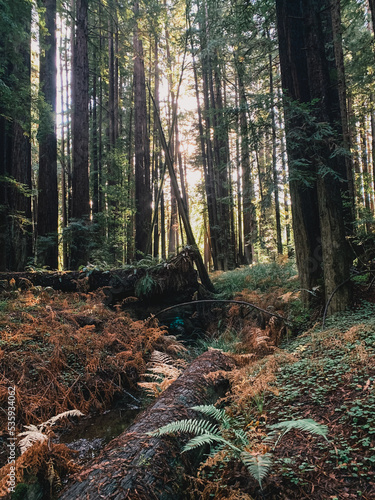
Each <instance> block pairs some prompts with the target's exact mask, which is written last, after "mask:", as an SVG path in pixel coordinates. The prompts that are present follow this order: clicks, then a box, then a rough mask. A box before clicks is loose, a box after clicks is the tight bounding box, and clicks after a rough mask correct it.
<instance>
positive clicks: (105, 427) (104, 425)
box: [58, 400, 144, 464]
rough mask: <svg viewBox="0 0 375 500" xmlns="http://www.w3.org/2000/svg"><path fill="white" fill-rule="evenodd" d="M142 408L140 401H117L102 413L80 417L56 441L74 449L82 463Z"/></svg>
mask: <svg viewBox="0 0 375 500" xmlns="http://www.w3.org/2000/svg"><path fill="white" fill-rule="evenodd" d="M143 409H144V407H143V406H142V404H141V403H139V405H136V404H134V403H129V400H127V401H119V402H117V403H116V406H115V407H114V408H112V409H110V410H108V411H106V412H104V413H102V414H98V415H91V416H87V417H81V418H80V420H79V421H78V422H77V423H76V424H75V425H74V427H72V428H70V429H67V430H65V431H63V432H62V434H61V435H60V437H59V438H58V441H59V442H60V443H64V444H66V445H67V446H68V447H69V448H71V449H73V450H76V451H77V452H78V455H77V462H78V463H81V464H82V463H84V462H86V461H88V460H90V459H92V458H94V457H95V456H97V455H98V454H99V453H100V451H101V450H102V448H103V447H104V446H105V445H106V444H107V443H109V441H111V440H112V439H114V438H115V437H117V436H119V435H120V434H121V433H122V432H124V431H125V430H126V429H127V428H128V427H129V426H130V425H131V424H132V423H133V421H134V419H135V418H136V416H137V415H138V414H139V413H140V412H141V411H142V410H143Z"/></svg>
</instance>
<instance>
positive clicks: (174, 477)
mask: <svg viewBox="0 0 375 500" xmlns="http://www.w3.org/2000/svg"><path fill="white" fill-rule="evenodd" d="M233 368H234V362H233V360H231V358H230V357H228V356H226V355H225V354H223V353H222V352H221V351H216V350H210V351H207V352H205V353H204V354H202V355H201V356H199V357H198V358H197V359H196V360H195V361H193V362H192V364H191V365H190V366H189V367H188V368H187V369H186V370H185V371H184V373H183V374H182V375H181V376H180V377H179V378H178V379H177V380H176V381H175V382H173V384H172V385H171V386H170V387H168V389H166V390H165V391H164V392H163V393H162V394H161V396H160V398H159V399H157V400H156V402H155V403H153V404H152V405H151V406H150V407H149V408H148V409H147V410H146V411H145V412H143V413H142V414H141V415H140V416H139V417H138V418H137V420H136V422H135V423H134V424H133V425H132V426H131V427H130V428H129V429H127V431H125V432H124V433H123V434H121V435H120V436H119V437H117V438H116V439H114V440H113V441H111V442H110V443H109V444H108V445H107V446H106V447H105V448H104V449H103V450H102V452H101V454H100V455H99V456H98V457H97V458H96V459H94V461H93V462H92V463H91V464H89V465H87V466H86V468H85V469H84V470H83V471H82V472H81V473H80V474H79V475H78V477H76V478H75V480H74V482H73V483H72V484H71V485H69V486H68V487H67V488H65V490H64V491H63V492H62V494H61V496H60V497H59V498H60V500H74V499H86V500H99V499H102V498H105V499H107V500H123V499H126V498H129V499H134V500H135V499H137V500H153V499H158V500H178V499H182V498H186V496H185V495H186V489H184V476H185V474H192V473H193V471H194V468H195V467H196V466H197V464H198V462H199V452H192V453H183V454H181V449H182V446H181V444H182V442H183V441H184V440H186V436H185V437H184V436H181V437H168V436H162V437H150V436H148V435H147V433H148V432H150V431H153V430H155V429H158V428H159V427H161V426H163V425H165V424H167V423H170V422H173V421H175V420H180V419H184V418H196V417H199V415H198V414H197V413H196V412H194V411H193V410H191V409H190V407H191V406H194V405H198V404H200V405H202V404H212V403H213V402H215V401H216V400H217V399H218V398H219V397H220V396H223V395H224V394H225V392H226V390H227V389H228V387H229V382H228V378H227V377H226V376H225V372H227V371H230V370H232V369H233ZM212 372H220V375H219V376H215V377H207V375H209V374H210V373H212Z"/></svg>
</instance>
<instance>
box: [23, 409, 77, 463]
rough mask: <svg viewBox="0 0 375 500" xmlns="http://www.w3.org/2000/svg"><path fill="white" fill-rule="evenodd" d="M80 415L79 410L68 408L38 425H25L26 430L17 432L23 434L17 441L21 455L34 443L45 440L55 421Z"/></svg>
mask: <svg viewBox="0 0 375 500" xmlns="http://www.w3.org/2000/svg"><path fill="white" fill-rule="evenodd" d="M80 416H83V413H81V412H80V411H79V410H69V411H65V412H63V413H60V414H59V415H55V416H54V417H52V418H50V419H49V420H47V421H46V422H43V423H41V424H39V425H25V426H24V427H25V429H27V430H26V431H24V432H20V433H19V434H18V436H23V438H22V439H21V440H20V441H19V443H18V446H19V447H20V451H21V455H22V454H23V453H25V451H26V450H27V449H29V448H30V447H31V446H33V445H34V444H35V443H43V442H44V441H45V440H47V439H48V438H49V434H50V429H51V427H52V426H53V425H55V424H56V422H59V421H60V420H62V419H65V418H68V417H80Z"/></svg>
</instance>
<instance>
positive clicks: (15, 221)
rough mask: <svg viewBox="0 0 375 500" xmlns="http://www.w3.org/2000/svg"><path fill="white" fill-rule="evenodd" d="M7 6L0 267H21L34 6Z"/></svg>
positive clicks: (0, 41) (2, 31)
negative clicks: (32, 10)
mask: <svg viewBox="0 0 375 500" xmlns="http://www.w3.org/2000/svg"><path fill="white" fill-rule="evenodd" d="M4 9H6V15H8V19H9V22H10V24H8V23H5V24H4V23H3V26H0V48H1V53H2V57H3V58H4V59H3V60H2V72H1V79H2V84H3V86H4V87H8V89H9V91H10V92H11V94H10V96H8V99H7V100H6V99H4V100H2V102H0V146H1V147H0V175H1V176H2V178H1V179H0V195H1V197H0V231H1V233H0V238H1V239H0V243H1V249H0V267H1V268H2V269H5V268H7V269H10V270H14V271H20V270H23V268H24V267H25V266H26V265H27V260H28V259H29V258H30V257H31V256H32V225H31V215H32V214H31V145H30V134H31V128H30V123H31V92H30V77H31V64H30V62H31V61H30V40H31V36H30V23H31V6H30V4H29V3H28V2H26V1H23V0H20V1H18V2H11V3H10V4H9V5H7V4H5V5H4ZM12 29H13V30H17V31H18V32H17V34H16V36H13V32H12V31H11V30H12ZM9 30H10V31H9Z"/></svg>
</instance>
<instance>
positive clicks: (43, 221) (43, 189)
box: [37, 0, 58, 269]
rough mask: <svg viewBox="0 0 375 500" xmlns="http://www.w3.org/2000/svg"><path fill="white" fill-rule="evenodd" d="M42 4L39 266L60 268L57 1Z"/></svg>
mask: <svg viewBox="0 0 375 500" xmlns="http://www.w3.org/2000/svg"><path fill="white" fill-rule="evenodd" d="M41 3H42V5H41V6H42V7H44V27H43V29H42V30H41V31H40V48H41V53H40V72H39V78H40V87H39V88H40V108H39V120H40V125H39V131H38V141H39V172H38V218H37V221H38V222H37V233H38V237H37V259H38V262H39V264H40V265H44V266H48V267H50V268H51V269H57V267H58V234H57V231H58V192H57V140H56V131H55V115H56V0H43V2H41ZM45 30H46V31H45Z"/></svg>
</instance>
